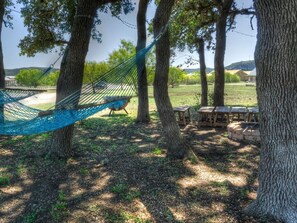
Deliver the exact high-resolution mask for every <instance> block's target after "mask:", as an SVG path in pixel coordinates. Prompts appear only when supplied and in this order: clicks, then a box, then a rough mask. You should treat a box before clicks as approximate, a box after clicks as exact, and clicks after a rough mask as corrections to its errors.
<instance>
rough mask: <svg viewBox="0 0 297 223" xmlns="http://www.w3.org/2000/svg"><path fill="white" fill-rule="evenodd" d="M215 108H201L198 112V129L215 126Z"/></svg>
mask: <svg viewBox="0 0 297 223" xmlns="http://www.w3.org/2000/svg"><path fill="white" fill-rule="evenodd" d="M214 109H215V107H213V106H211V107H207V106H206V107H201V108H200V109H199V110H198V116H199V117H198V127H200V126H212V124H213V111H214Z"/></svg>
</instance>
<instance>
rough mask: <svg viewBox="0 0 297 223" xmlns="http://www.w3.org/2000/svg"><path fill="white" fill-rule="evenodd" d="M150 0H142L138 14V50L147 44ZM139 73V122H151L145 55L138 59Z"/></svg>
mask: <svg viewBox="0 0 297 223" xmlns="http://www.w3.org/2000/svg"><path fill="white" fill-rule="evenodd" d="M148 4H149V0H140V1H139V7H138V14H137V35H138V40H137V47H136V51H137V52H138V51H140V50H141V49H143V48H145V46H146V11H147V7H148ZM137 73H138V112H137V119H136V121H137V122H141V123H148V122H150V114H149V100H148V84H147V73H146V66H145V57H141V58H139V60H138V61H137Z"/></svg>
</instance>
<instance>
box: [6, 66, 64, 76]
mask: <svg viewBox="0 0 297 223" xmlns="http://www.w3.org/2000/svg"><path fill="white" fill-rule="evenodd" d="M47 68H48V67H21V68H15V69H5V76H15V75H17V74H18V73H19V72H20V71H21V70H26V69H27V70H28V69H38V70H42V71H45V70H46V69H47ZM57 70H59V69H56V68H53V69H52V72H56V71H57Z"/></svg>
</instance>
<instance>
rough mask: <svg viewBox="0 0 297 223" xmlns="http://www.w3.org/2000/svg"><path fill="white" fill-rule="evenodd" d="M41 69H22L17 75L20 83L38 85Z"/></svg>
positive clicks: (31, 85)
mask: <svg viewBox="0 0 297 223" xmlns="http://www.w3.org/2000/svg"><path fill="white" fill-rule="evenodd" d="M40 75H41V71H40V70H37V69H28V70H21V71H20V72H19V73H18V74H17V75H16V77H15V80H16V82H17V83H18V84H19V85H24V86H27V87H36V86H37V85H38V80H39V78H40Z"/></svg>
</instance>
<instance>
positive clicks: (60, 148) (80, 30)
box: [50, 0, 98, 157]
mask: <svg viewBox="0 0 297 223" xmlns="http://www.w3.org/2000/svg"><path fill="white" fill-rule="evenodd" d="M97 7H98V1H94V0H80V1H79V2H78V6H77V12H76V15H75V18H74V23H73V27H72V30H71V38H70V40H69V43H68V47H67V50H66V52H65V54H64V56H63V61H62V63H61V69H60V70H61V73H60V76H59V79H58V84H57V97H56V101H57V102H59V101H61V100H63V99H64V98H65V97H67V96H68V95H70V94H71V93H73V92H75V91H77V90H80V89H81V86H82V79H83V71H84V63H85V58H86V55H87V52H88V47H89V42H90V37H91V30H92V26H93V22H94V17H95V15H96V11H97ZM77 103H78V102H77ZM72 138H73V125H70V126H67V127H65V128H63V129H59V130H56V131H54V133H53V136H52V139H51V143H50V154H51V155H54V156H58V157H68V156H70V155H71V143H72Z"/></svg>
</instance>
